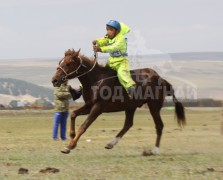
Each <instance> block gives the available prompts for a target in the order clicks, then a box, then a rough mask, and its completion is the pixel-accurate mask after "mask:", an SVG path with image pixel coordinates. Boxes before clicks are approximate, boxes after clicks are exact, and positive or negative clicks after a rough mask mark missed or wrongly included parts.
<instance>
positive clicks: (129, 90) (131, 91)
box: [128, 86, 136, 99]
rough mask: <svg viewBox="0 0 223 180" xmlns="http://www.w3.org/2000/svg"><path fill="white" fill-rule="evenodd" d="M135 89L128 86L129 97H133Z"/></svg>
mask: <svg viewBox="0 0 223 180" xmlns="http://www.w3.org/2000/svg"><path fill="white" fill-rule="evenodd" d="M135 91H136V88H135V86H131V87H129V88H128V96H129V99H133V98H134V94H135Z"/></svg>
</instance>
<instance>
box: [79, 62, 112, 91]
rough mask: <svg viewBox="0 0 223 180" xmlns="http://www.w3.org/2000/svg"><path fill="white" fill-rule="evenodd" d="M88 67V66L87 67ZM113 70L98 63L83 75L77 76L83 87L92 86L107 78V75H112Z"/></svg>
mask: <svg viewBox="0 0 223 180" xmlns="http://www.w3.org/2000/svg"><path fill="white" fill-rule="evenodd" d="M89 69H90V68H89ZM114 75H115V72H114V71H113V70H110V69H106V68H103V67H100V66H99V65H98V64H96V65H95V67H94V68H93V69H92V70H91V71H89V72H88V73H86V74H85V75H84V76H81V77H79V78H78V79H79V81H80V82H81V84H82V85H83V87H88V88H89V87H92V86H97V85H99V84H100V82H101V81H103V79H108V77H113V76H114Z"/></svg>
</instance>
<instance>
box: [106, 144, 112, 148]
mask: <svg viewBox="0 0 223 180" xmlns="http://www.w3.org/2000/svg"><path fill="white" fill-rule="evenodd" d="M113 147H114V146H113V145H112V144H107V145H106V146H105V149H112V148H113Z"/></svg>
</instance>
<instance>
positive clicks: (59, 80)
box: [52, 77, 64, 87]
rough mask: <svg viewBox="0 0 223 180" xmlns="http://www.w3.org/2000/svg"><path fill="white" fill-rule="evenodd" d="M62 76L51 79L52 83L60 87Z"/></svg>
mask: <svg viewBox="0 0 223 180" xmlns="http://www.w3.org/2000/svg"><path fill="white" fill-rule="evenodd" d="M63 79H64V78H62V77H60V78H56V79H53V80H52V84H53V86H54V87H60V85H61V84H62V83H63V82H64V81H63Z"/></svg>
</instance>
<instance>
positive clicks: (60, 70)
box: [52, 49, 83, 87]
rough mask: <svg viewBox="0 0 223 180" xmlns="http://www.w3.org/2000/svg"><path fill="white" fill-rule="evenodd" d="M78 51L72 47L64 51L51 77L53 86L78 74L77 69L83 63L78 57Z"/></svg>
mask: <svg viewBox="0 0 223 180" xmlns="http://www.w3.org/2000/svg"><path fill="white" fill-rule="evenodd" d="M79 52H80V49H79V50H78V51H77V52H75V51H74V50H73V49H69V50H68V51H66V52H65V56H64V58H63V59H62V60H61V61H60V62H59V66H58V67H57V71H56V73H55V75H54V76H53V77H52V83H53V85H54V86H57V87H59V86H60V85H61V84H62V83H63V82H65V81H66V80H68V79H73V78H75V77H76V76H77V75H78V70H79V69H80V67H81V66H82V65H83V64H82V59H81V58H80V57H79Z"/></svg>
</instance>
